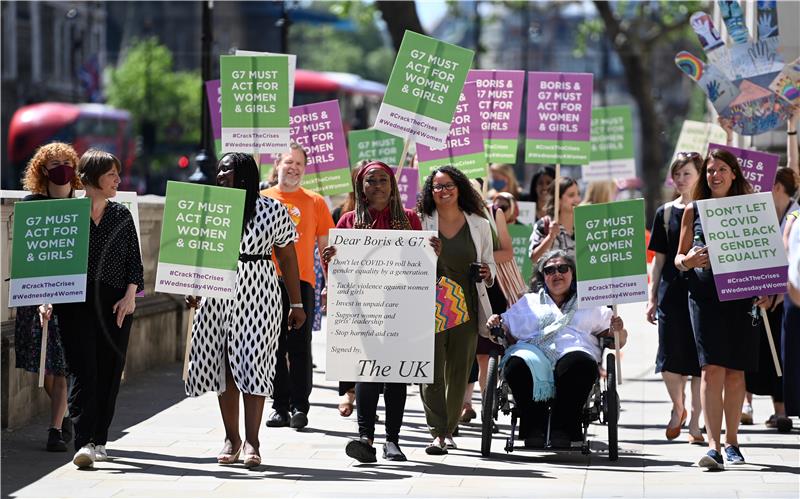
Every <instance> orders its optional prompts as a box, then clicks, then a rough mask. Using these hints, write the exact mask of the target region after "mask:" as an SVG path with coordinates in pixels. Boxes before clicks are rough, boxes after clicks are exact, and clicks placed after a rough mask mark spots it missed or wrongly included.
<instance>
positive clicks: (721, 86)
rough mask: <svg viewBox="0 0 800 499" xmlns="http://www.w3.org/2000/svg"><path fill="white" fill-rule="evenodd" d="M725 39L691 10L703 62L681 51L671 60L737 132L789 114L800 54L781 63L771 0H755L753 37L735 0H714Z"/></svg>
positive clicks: (799, 84) (797, 94) (799, 79)
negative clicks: (727, 40)
mask: <svg viewBox="0 0 800 499" xmlns="http://www.w3.org/2000/svg"><path fill="white" fill-rule="evenodd" d="M718 2H719V7H720V11H721V12H722V19H723V20H724V22H725V26H726V27H727V29H728V35H729V36H730V38H731V41H732V42H731V45H730V46H726V45H725V43H724V41H723V40H722V36H720V33H719V31H718V30H717V28H716V27H715V26H714V23H713V21H712V20H711V17H710V16H709V15H708V14H706V13H704V12H696V13H695V14H693V15H692V17H691V19H690V23H691V26H692V29H693V30H694V32H695V33H696V34H697V38H698V39H699V40H700V45H701V46H702V47H703V50H704V51H705V54H706V59H707V61H708V62H703V60H702V59H700V58H699V57H697V56H695V55H693V54H691V53H689V52H686V51H682V52H679V53H678V55H677V56H675V64H676V65H677V66H678V68H680V70H681V71H683V72H684V73H686V74H687V75H688V76H689V77H690V78H691V79H692V80H694V81H695V82H696V83H697V84H698V85H699V86H700V88H701V89H702V90H703V92H704V93H705V94H706V96H707V97H708V100H709V101H711V104H712V105H713V106H714V109H716V110H717V113H719V115H720V116H721V117H722V118H727V119H729V120H731V122H732V123H733V129H734V130H735V131H736V132H737V133H740V134H742V135H758V134H761V133H764V132H768V131H770V130H772V129H774V128H777V127H779V126H781V125H783V123H784V122H785V121H786V120H787V119H789V117H790V115H791V113H792V105H797V104H800V59H798V60H795V61H794V62H792V63H790V64H784V60H783V57H782V56H781V53H780V49H779V47H780V38H779V37H778V11H777V4H776V2H775V0H771V1H759V2H758V4H757V9H758V13H757V20H758V23H757V24H758V27H757V29H758V32H757V34H758V38H757V39H755V40H754V39H752V38H751V36H750V33H749V32H748V31H747V27H746V26H745V22H744V14H743V13H742V9H741V7H740V6H739V2H737V1H731V0H718Z"/></svg>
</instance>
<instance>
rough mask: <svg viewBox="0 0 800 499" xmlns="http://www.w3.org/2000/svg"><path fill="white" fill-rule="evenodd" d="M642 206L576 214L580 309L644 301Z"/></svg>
mask: <svg viewBox="0 0 800 499" xmlns="http://www.w3.org/2000/svg"><path fill="white" fill-rule="evenodd" d="M644 222H645V220H644V200H643V199H633V200H630V201H617V202H613V203H604V204H596V205H583V206H578V207H576V208H575V256H576V262H577V266H578V268H577V272H578V276H577V277H578V303H579V306H595V305H607V304H614V303H631V302H638V301H646V300H647V263H646V260H645V250H646V248H645V225H644Z"/></svg>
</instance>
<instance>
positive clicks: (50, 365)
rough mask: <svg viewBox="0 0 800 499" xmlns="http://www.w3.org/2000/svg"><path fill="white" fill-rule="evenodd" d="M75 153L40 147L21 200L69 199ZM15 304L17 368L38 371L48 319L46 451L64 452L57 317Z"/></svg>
mask: <svg viewBox="0 0 800 499" xmlns="http://www.w3.org/2000/svg"><path fill="white" fill-rule="evenodd" d="M77 166H78V154H77V153H76V152H75V149H73V148H72V146H71V145H69V144H64V143H62V142H53V143H50V144H47V145H44V146H42V147H40V148H39V149H38V150H37V151H36V153H35V154H34V155H33V158H31V160H30V161H29V162H28V166H27V168H26V169H25V177H24V178H23V181H22V182H23V186H24V187H25V189H26V190H29V191H30V192H31V194H30V195H28V196H26V197H25V198H24V199H23V201H37V200H41V199H63V198H71V197H73V196H74V194H75V189H80V187H81V182H80V180H79V179H78V176H77V175H75V168H76V167H77ZM37 308H38V307H36V306H30V307H17V313H16V316H15V318H14V352H15V358H16V362H17V368H19V369H24V370H26V371H28V372H33V373H38V372H39V352H40V349H41V345H42V324H43V322H44V321H48V320H49V321H50V325H49V328H48V334H47V356H46V361H45V362H46V363H45V373H46V374H45V376H44V389H45V391H46V392H47V396H48V397H50V428H49V429H48V430H47V450H48V451H50V452H65V451H66V450H67V443H68V442H69V441H70V440H71V439H72V421H71V420H70V419H69V418H68V417H65V416H64V414H65V413H66V410H67V374H68V373H67V365H66V361H65V359H64V347H63V344H62V341H61V335H60V334H59V327H58V319H56V318H54V317H51V316H52V309H53V307H52V305H48V304H45V305H43V306H42V308H41V309H40V310H37Z"/></svg>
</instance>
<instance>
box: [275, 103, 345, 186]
mask: <svg viewBox="0 0 800 499" xmlns="http://www.w3.org/2000/svg"><path fill="white" fill-rule="evenodd" d="M289 118H290V123H289V137H290V138H291V139H292V141H293V142H297V143H298V144H300V145H301V146H303V149H305V150H306V154H308V160H307V161H306V174H309V173H320V172H327V171H331V170H339V169H341V168H349V167H350V159H349V158H348V156H347V144H346V142H345V140H344V129H343V127H342V116H341V113H340V112H339V101H337V100H329V101H325V102H316V103H314V104H306V105H303V106H295V107H292V108H291V109H289ZM274 162H275V157H273V156H271V155H269V154H262V155H261V164H262V165H265V164H273V163H274Z"/></svg>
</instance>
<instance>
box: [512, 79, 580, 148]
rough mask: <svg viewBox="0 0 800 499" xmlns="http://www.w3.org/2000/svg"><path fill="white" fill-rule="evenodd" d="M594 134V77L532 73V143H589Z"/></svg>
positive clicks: (529, 101) (530, 130)
mask: <svg viewBox="0 0 800 499" xmlns="http://www.w3.org/2000/svg"><path fill="white" fill-rule="evenodd" d="M591 134H592V74H591V73H542V72H534V71H532V72H530V73H528V126H527V130H526V137H527V138H528V139H534V140H557V141H564V140H574V141H589V140H590V138H591Z"/></svg>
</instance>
